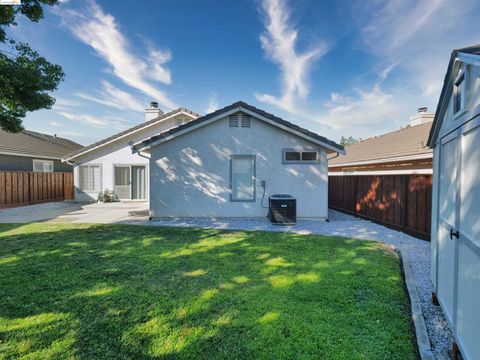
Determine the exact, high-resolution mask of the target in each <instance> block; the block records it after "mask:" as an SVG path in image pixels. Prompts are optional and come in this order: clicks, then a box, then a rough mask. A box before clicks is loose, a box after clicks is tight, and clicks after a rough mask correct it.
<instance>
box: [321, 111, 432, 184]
mask: <svg viewBox="0 0 480 360" xmlns="http://www.w3.org/2000/svg"><path fill="white" fill-rule="evenodd" d="M433 117H434V114H432V113H428V112H427V108H425V107H422V108H419V109H418V113H417V114H415V115H414V116H412V117H411V118H410V123H409V124H408V126H407V127H406V128H403V129H401V130H397V131H393V132H389V133H386V134H382V135H379V136H374V137H371V138H368V139H366V140H362V141H360V142H359V143H357V144H353V145H350V146H347V147H346V152H347V153H346V155H345V156H342V157H336V158H334V159H330V160H329V162H328V175H329V176H349V175H398V174H432V158H433V151H432V149H430V148H429V147H428V146H427V140H428V134H429V133H430V128H431V126H432V121H433Z"/></svg>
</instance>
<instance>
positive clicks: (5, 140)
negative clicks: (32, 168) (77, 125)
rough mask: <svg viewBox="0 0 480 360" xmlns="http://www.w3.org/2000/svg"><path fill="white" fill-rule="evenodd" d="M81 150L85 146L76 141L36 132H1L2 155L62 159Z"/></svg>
mask: <svg viewBox="0 0 480 360" xmlns="http://www.w3.org/2000/svg"><path fill="white" fill-rule="evenodd" d="M80 148H83V146H82V145H80V144H77V143H76V142H74V141H71V140H68V139H65V138H61V137H58V136H52V135H47V134H42V133H39V132H36V131H30V130H23V131H21V132H19V133H9V132H6V131H3V130H0V153H2V154H12V155H23V156H38V157H44V158H52V159H61V158H62V156H64V155H65V154H67V153H69V152H71V151H72V150H77V149H80Z"/></svg>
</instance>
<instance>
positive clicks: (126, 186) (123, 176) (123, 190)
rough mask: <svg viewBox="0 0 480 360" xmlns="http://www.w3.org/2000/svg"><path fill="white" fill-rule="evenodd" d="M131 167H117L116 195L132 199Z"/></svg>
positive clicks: (120, 197)
mask: <svg viewBox="0 0 480 360" xmlns="http://www.w3.org/2000/svg"><path fill="white" fill-rule="evenodd" d="M130 188H131V187H130V166H115V189H114V192H115V195H117V197H118V198H119V199H121V200H122V199H130Z"/></svg>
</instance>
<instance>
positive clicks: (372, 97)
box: [315, 85, 408, 136]
mask: <svg viewBox="0 0 480 360" xmlns="http://www.w3.org/2000/svg"><path fill="white" fill-rule="evenodd" d="M405 107H407V106H406V104H405V103H404V102H403V101H402V100H401V99H398V97H397V96H395V95H394V94H392V93H387V92H385V91H383V90H382V89H381V88H380V86H379V85H375V86H374V87H373V88H372V89H368V90H361V89H355V90H354V93H353V95H352V96H346V95H341V94H338V93H332V94H331V96H330V100H329V101H327V102H326V103H325V108H326V111H325V112H324V113H323V114H322V115H320V116H318V117H317V118H316V119H315V121H317V122H320V123H322V124H325V125H329V126H331V127H332V128H333V129H335V130H341V129H342V130H343V129H351V128H352V126H354V127H356V132H355V133H352V134H346V135H354V136H367V134H368V133H371V131H372V130H375V129H378V127H379V126H382V125H385V124H388V122H392V121H393V120H394V119H398V118H401V117H402V116H403V115H404V114H405V110H404V108H405ZM407 109H408V107H407ZM407 111H408V110H407Z"/></svg>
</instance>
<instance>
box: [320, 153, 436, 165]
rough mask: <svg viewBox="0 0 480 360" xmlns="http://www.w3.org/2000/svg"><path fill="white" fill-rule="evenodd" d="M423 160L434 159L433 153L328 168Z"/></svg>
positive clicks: (354, 162) (350, 163)
mask: <svg viewBox="0 0 480 360" xmlns="http://www.w3.org/2000/svg"><path fill="white" fill-rule="evenodd" d="M421 159H433V152H429V153H425V154H416V155H406V156H397V157H391V158H382V159H375V160H365V161H353V162H349V163H335V164H328V167H329V168H330V167H339V166H355V165H368V164H377V163H379V164H380V163H389V162H397V161H405V160H421Z"/></svg>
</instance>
